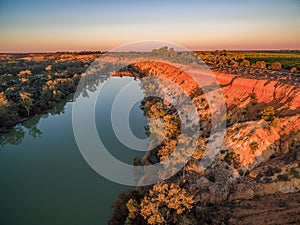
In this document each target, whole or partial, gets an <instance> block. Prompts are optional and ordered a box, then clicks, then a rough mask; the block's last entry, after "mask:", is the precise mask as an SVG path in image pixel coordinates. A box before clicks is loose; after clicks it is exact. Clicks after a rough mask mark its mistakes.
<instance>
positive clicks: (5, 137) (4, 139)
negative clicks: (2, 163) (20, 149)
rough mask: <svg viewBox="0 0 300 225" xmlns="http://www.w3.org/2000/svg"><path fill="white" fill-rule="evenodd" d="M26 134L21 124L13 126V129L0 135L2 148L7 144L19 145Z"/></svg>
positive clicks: (0, 146)
mask: <svg viewBox="0 0 300 225" xmlns="http://www.w3.org/2000/svg"><path fill="white" fill-rule="evenodd" d="M24 136H25V131H24V129H23V128H22V127H21V126H17V127H15V128H13V130H11V131H9V132H7V133H4V134H1V135H0V149H1V148H3V147H4V146H5V145H7V144H10V145H19V144H21V143H22V140H23V138H24Z"/></svg>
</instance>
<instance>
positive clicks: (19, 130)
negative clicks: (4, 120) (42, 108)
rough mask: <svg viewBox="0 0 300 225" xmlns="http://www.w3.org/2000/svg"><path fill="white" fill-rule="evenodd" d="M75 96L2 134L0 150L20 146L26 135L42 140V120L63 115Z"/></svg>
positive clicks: (0, 135)
mask: <svg viewBox="0 0 300 225" xmlns="http://www.w3.org/2000/svg"><path fill="white" fill-rule="evenodd" d="M72 98H73V96H70V97H68V98H67V99H66V100H63V101H61V102H59V103H57V104H56V105H55V106H54V107H53V108H52V109H50V110H49V111H48V112H47V113H44V114H37V115H35V116H33V117H32V118H30V119H28V120H25V121H23V122H22V123H19V124H18V125H16V126H15V127H13V128H11V129H9V130H8V131H7V132H5V133H2V134H0V149H1V148H3V147H4V146H6V145H15V146H17V145H20V144H21V143H22V141H23V139H24V137H25V135H26V134H28V135H30V136H31V137H32V138H33V139H36V138H40V137H41V136H42V134H43V132H42V131H41V130H40V129H39V128H38V124H39V122H40V120H41V118H47V117H48V116H49V115H61V114H64V113H65V112H64V109H65V106H66V104H67V103H68V102H70V100H72Z"/></svg>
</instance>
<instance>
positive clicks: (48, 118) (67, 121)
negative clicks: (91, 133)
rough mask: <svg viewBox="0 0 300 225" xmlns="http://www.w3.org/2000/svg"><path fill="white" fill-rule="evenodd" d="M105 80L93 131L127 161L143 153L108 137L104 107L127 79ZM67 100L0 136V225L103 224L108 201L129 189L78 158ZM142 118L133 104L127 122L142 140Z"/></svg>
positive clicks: (107, 112) (107, 114) (109, 129)
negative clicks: (95, 127)
mask: <svg viewBox="0 0 300 225" xmlns="http://www.w3.org/2000/svg"><path fill="white" fill-rule="evenodd" d="M106 82H107V83H106V85H105V87H104V89H103V93H102V94H103V95H102V101H101V102H98V104H97V106H96V117H95V118H96V123H97V128H98V133H99V135H100V136H101V138H102V139H103V140H104V143H105V144H107V148H108V149H109V150H110V152H111V154H113V155H114V156H115V157H116V158H118V159H119V160H121V161H124V162H127V163H131V162H132V159H133V157H134V156H136V155H139V156H142V154H143V153H142V152H137V151H134V150H130V149H128V148H126V147H125V146H123V145H122V144H121V143H120V142H119V141H118V139H117V138H116V137H115V136H114V132H113V130H112V127H111V123H110V110H111V105H112V102H113V100H114V97H115V96H116V94H117V93H118V91H120V90H121V89H122V87H124V85H126V84H128V83H129V82H133V79H131V78H124V77H123V78H111V79H109V80H107V81H106ZM137 85H138V83H137ZM72 104H73V103H72V98H70V99H69V100H68V101H65V102H62V103H60V104H58V105H57V106H56V107H55V108H54V109H52V110H50V111H49V113H48V114H44V115H36V116H35V117H33V118H31V119H29V120H28V121H26V122H24V123H22V124H19V125H17V126H16V127H15V128H14V129H12V130H11V131H10V132H9V133H7V134H2V135H0V148H1V150H0V181H1V183H0V225H56V224H57V225H96V224H97V225H102V224H107V221H108V219H109V217H110V216H111V215H112V208H111V205H112V203H113V201H114V199H115V198H116V197H117V196H118V194H119V193H121V192H122V191H123V190H125V189H128V188H131V187H128V186H123V185H119V184H116V183H113V182H111V181H108V180H106V179H104V178H103V177H101V176H100V175H98V174H97V173H96V172H94V171H93V170H92V169H91V168H90V167H89V166H88V164H87V163H86V162H85V161H84V159H83V158H82V156H81V154H80V151H79V150H78V148H77V146H76V142H75V139H74V136H73V130H72ZM124 104H126V103H124ZM146 122H147V119H146V118H145V116H144V115H143V112H142V111H141V110H140V109H139V104H136V105H135V107H134V108H133V109H132V110H131V114H130V125H131V129H132V131H133V133H135V134H136V135H137V136H138V137H140V138H146V135H145V132H144V126H145V125H146Z"/></svg>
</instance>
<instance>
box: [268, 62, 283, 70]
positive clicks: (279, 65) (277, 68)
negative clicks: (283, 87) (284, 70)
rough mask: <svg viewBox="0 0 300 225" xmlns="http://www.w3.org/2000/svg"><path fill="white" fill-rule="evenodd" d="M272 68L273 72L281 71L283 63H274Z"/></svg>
mask: <svg viewBox="0 0 300 225" xmlns="http://www.w3.org/2000/svg"><path fill="white" fill-rule="evenodd" d="M270 68H271V69H272V70H281V63H280V62H274V63H272V65H271V67H270Z"/></svg>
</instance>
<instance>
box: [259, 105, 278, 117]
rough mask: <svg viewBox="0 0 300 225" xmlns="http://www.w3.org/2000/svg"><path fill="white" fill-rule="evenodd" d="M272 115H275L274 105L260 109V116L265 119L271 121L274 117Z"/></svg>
mask: <svg viewBox="0 0 300 225" xmlns="http://www.w3.org/2000/svg"><path fill="white" fill-rule="evenodd" d="M274 115H275V112H274V107H273V106H268V107H266V108H265V109H264V110H263V111H262V113H261V118H262V119H264V120H266V121H272V120H273V119H274Z"/></svg>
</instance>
